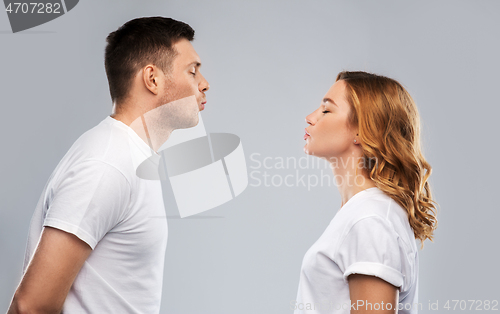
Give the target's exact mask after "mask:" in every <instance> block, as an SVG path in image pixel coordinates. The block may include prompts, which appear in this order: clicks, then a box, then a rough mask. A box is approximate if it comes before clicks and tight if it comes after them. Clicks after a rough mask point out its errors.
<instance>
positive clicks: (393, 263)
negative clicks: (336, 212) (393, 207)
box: [334, 216, 404, 289]
mask: <svg viewBox="0 0 500 314" xmlns="http://www.w3.org/2000/svg"><path fill="white" fill-rule="evenodd" d="M398 237H399V236H398V234H397V233H396V232H395V230H394V228H393V227H392V225H391V224H390V223H389V222H388V221H386V220H384V219H383V218H382V217H378V216H373V217H365V218H362V219H360V220H359V221H357V222H356V223H354V224H353V225H352V227H351V228H350V230H349V231H348V232H347V234H346V235H345V237H344V238H343V240H341V242H340V245H339V247H338V250H337V252H336V254H335V258H334V259H335V260H334V261H335V262H336V263H337V265H338V266H339V268H340V269H341V271H342V272H343V273H344V274H343V278H344V281H345V282H346V283H347V278H348V277H349V275H352V274H362V275H369V276H376V277H378V278H381V279H383V280H384V281H387V282H388V283H390V284H392V285H393V286H396V287H402V285H403V281H404V276H403V274H402V271H401V253H400V248H399V242H398ZM400 289H401V288H400Z"/></svg>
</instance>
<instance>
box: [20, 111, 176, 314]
mask: <svg viewBox="0 0 500 314" xmlns="http://www.w3.org/2000/svg"><path fill="white" fill-rule="evenodd" d="M151 156H154V157H156V158H159V157H158V156H159V155H158V154H157V153H156V152H154V151H153V150H151V148H150V147H149V146H148V145H147V144H146V143H145V142H144V141H143V140H142V139H141V138H140V137H139V136H138V135H137V134H136V133H135V132H134V131H133V130H132V129H131V128H130V127H129V126H127V125H126V124H124V123H123V122H121V121H118V120H115V119H114V118H111V117H110V116H107V117H106V118H105V119H104V120H103V121H101V122H100V123H99V124H98V125H97V126H95V127H94V128H92V129H90V130H88V131H87V132H85V133H84V134H83V135H82V136H80V138H78V140H76V142H75V143H74V144H73V146H72V147H71V148H70V149H69V151H68V152H67V153H66V155H65V156H64V157H63V158H62V160H61V161H60V162H59V164H58V165H57V167H56V169H55V170H54V172H53V173H52V175H51V177H50V178H49V180H48V182H47V184H46V186H45V188H44V190H43V192H42V195H41V197H40V200H39V202H38V204H37V206H36V209H35V213H34V215H33V217H32V220H31V225H30V230H29V236H28V244H27V249H26V255H25V261H24V271H26V268H27V266H28V263H29V261H30V259H31V258H32V257H33V253H34V251H35V248H36V246H37V244H38V241H39V238H40V234H41V231H42V228H43V227H44V226H49V227H53V228H57V229H60V230H63V231H66V232H69V233H72V234H74V235H76V236H77V237H78V238H80V239H81V240H83V241H84V242H86V243H87V244H88V245H89V246H90V247H91V248H92V249H93V251H92V252H91V254H90V256H89V257H88V259H87V260H86V261H85V263H84V265H83V267H82V269H81V270H80V272H79V273H78V276H77V277H76V279H75V281H74V283H73V285H72V287H71V290H70V291H69V294H68V296H67V298H66V301H65V303H64V307H63V313H69V314H74V313H148V314H149V313H158V312H159V310H160V301H161V291H162V281H163V267H164V258H165V250H166V245H167V234H168V229H167V219H166V214H165V208H164V203H163V195H162V188H161V182H160V181H159V180H144V179H141V178H139V177H138V176H137V175H136V168H137V166H138V165H139V164H140V163H141V162H142V161H144V160H146V159H147V158H150V157H151ZM154 157H153V158H154Z"/></svg>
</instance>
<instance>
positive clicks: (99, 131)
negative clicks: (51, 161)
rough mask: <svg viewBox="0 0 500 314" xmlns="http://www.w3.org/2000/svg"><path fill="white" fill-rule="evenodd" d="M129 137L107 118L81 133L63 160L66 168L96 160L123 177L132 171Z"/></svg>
mask: <svg viewBox="0 0 500 314" xmlns="http://www.w3.org/2000/svg"><path fill="white" fill-rule="evenodd" d="M131 149H133V147H131V145H130V140H129V135H128V134H127V132H126V130H123V129H121V128H119V127H117V126H116V125H114V124H113V123H112V122H110V121H109V119H108V118H106V119H104V120H102V121H101V122H100V123H99V124H97V125H96V126H94V127H93V128H91V129H89V130H88V131H86V132H85V133H83V134H82V135H81V136H80V137H79V138H78V139H77V140H76V141H75V142H74V143H73V145H72V146H71V148H70V149H69V151H68V152H67V154H66V155H65V156H64V158H63V159H66V162H67V164H68V166H70V165H75V164H78V163H81V162H84V161H87V160H98V161H101V162H103V163H106V164H108V165H110V166H112V167H114V168H117V169H118V170H119V171H120V172H122V173H123V174H124V175H127V174H129V173H130V172H131V171H133V164H132V158H131V154H132V152H131Z"/></svg>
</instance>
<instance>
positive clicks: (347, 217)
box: [335, 188, 416, 248]
mask: <svg viewBox="0 0 500 314" xmlns="http://www.w3.org/2000/svg"><path fill="white" fill-rule="evenodd" d="M358 194H359V195H358ZM358 194H356V195H355V196H353V197H352V199H351V200H350V201H349V202H348V203H346V205H347V206H346V205H344V207H343V208H342V209H341V210H340V211H339V212H338V214H337V215H336V216H335V218H336V220H337V223H338V224H340V225H343V226H344V228H343V229H344V232H343V233H344V235H345V234H346V233H348V232H349V230H354V229H353V226H355V225H360V224H363V225H364V224H366V225H368V226H369V225H372V224H373V225H375V224H378V225H384V227H385V229H386V230H389V231H391V233H394V234H395V235H396V236H397V237H399V238H401V240H402V241H403V242H404V243H405V244H406V246H408V247H410V248H416V244H415V243H414V242H415V237H414V234H413V230H412V228H411V226H410V224H409V221H408V214H407V211H406V209H404V208H403V207H401V206H400V205H399V204H398V203H397V202H396V201H394V200H393V199H392V198H391V197H390V196H389V195H387V194H386V193H385V192H383V191H382V190H380V189H379V188H370V189H367V190H363V191H361V192H359V193H358Z"/></svg>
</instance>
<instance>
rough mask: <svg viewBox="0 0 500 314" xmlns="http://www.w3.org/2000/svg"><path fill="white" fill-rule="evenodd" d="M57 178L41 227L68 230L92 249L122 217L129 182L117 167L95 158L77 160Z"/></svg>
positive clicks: (128, 196) (128, 193)
mask: <svg viewBox="0 0 500 314" xmlns="http://www.w3.org/2000/svg"><path fill="white" fill-rule="evenodd" d="M58 181H59V183H58V185H57V186H55V187H54V192H53V198H52V201H51V202H50V204H49V205H48V209H47V214H46V216H45V219H44V223H43V226H48V227H53V228H57V229H60V230H63V231H66V232H68V233H72V234H74V235H76V236H77V237H78V238H80V239H81V240H83V241H84V242H86V243H87V244H88V245H89V246H90V247H91V248H92V249H94V248H95V246H96V245H97V243H98V242H99V241H100V240H101V239H102V238H103V237H104V235H105V234H106V233H107V232H108V231H110V230H111V229H112V228H113V227H114V226H116V225H117V224H118V223H119V222H120V220H121V219H122V218H123V217H124V214H125V211H126V209H127V208H128V203H129V200H130V184H129V182H128V181H127V179H126V178H125V177H124V175H123V174H122V173H121V172H120V171H119V170H118V169H116V168H115V167H113V166H111V165H109V164H107V163H105V162H102V161H99V160H86V161H83V162H80V163H79V164H77V165H75V166H73V167H72V168H70V169H69V170H68V171H66V173H64V174H63V176H62V178H61V179H60V180H58Z"/></svg>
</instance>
